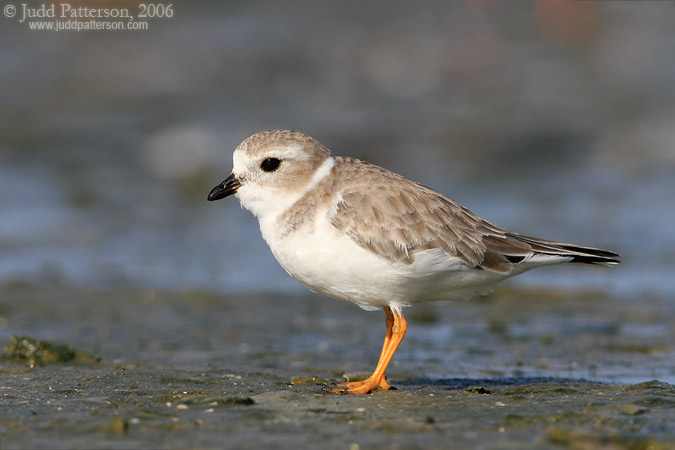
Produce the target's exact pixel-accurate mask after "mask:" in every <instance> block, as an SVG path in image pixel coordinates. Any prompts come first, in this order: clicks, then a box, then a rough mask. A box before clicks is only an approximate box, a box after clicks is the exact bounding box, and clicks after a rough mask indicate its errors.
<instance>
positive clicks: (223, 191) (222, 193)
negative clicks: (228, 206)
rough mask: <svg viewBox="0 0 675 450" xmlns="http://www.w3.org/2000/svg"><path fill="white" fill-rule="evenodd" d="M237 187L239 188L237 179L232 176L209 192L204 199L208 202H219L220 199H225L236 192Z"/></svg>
mask: <svg viewBox="0 0 675 450" xmlns="http://www.w3.org/2000/svg"><path fill="white" fill-rule="evenodd" d="M239 186H241V183H240V182H239V179H238V178H237V177H235V176H234V174H232V175H230V176H229V177H227V178H226V179H225V181H223V182H222V183H220V184H219V185H218V186H216V187H214V188H213V189H211V192H209V196H208V197H207V198H206V199H207V200H208V201H210V202H211V201H213V200H220V199H221V198H225V197H227V196H229V195H232V194H234V193H235V192H237V189H239Z"/></svg>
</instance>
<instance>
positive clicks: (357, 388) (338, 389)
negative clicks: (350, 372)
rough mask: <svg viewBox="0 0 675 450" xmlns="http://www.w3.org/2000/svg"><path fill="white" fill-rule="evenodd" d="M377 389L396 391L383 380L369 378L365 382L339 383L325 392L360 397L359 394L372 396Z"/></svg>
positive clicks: (327, 388)
mask: <svg viewBox="0 0 675 450" xmlns="http://www.w3.org/2000/svg"><path fill="white" fill-rule="evenodd" d="M377 388H382V389H383V390H385V391H395V390H396V388H395V387H391V386H389V384H388V383H387V382H386V381H385V380H384V378H382V379H381V380H378V379H377V378H373V377H370V378H367V379H365V380H363V381H349V382H344V383H337V384H335V385H334V386H333V387H330V386H325V390H327V391H328V392H332V393H333V394H342V395H359V394H370V393H371V392H372V391H374V390H375V389H377Z"/></svg>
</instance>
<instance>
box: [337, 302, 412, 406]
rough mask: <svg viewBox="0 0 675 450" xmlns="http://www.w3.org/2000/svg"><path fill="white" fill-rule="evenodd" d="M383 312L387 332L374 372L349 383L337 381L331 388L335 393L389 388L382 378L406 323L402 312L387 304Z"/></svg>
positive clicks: (365, 391)
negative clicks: (385, 316) (363, 378)
mask: <svg viewBox="0 0 675 450" xmlns="http://www.w3.org/2000/svg"><path fill="white" fill-rule="evenodd" d="M384 313H385V314H386V315H387V318H386V325H387V334H386V336H385V338H384V345H382V354H381V355H380V360H379V361H378V363H377V367H376V368H375V372H373V374H372V375H371V376H370V377H368V378H367V379H365V380H363V381H352V382H349V383H339V384H338V387H336V388H333V389H331V392H334V393H336V394H368V393H370V392H371V391H373V390H374V389H377V388H378V387H381V388H382V389H390V386H389V384H387V382H386V381H385V379H384V372H385V371H386V370H387V366H388V365H389V362H390V361H391V358H392V356H394V353H395V352H396V349H397V348H398V345H399V344H400V343H401V341H402V340H403V337H404V336H405V332H406V330H407V329H408V324H407V322H406V321H405V318H404V317H403V314H401V313H399V312H394V311H392V310H391V308H389V307H388V306H385V307H384Z"/></svg>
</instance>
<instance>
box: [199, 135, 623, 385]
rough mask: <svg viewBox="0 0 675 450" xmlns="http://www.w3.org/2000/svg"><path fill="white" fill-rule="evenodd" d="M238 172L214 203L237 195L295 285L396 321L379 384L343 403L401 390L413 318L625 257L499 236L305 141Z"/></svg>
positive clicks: (429, 193) (389, 175) (241, 164)
mask: <svg viewBox="0 0 675 450" xmlns="http://www.w3.org/2000/svg"><path fill="white" fill-rule="evenodd" d="M232 159H233V167H232V173H231V175H230V176H228V177H227V178H226V179H225V180H224V181H222V182H221V183H220V184H218V185H217V186H215V187H214V188H213V189H212V190H211V191H210V192H209V194H208V197H207V200H209V201H214V200H219V199H223V198H225V197H228V196H230V195H234V196H235V197H236V198H237V199H238V200H239V202H240V204H241V206H242V207H243V208H244V209H247V210H248V211H250V212H251V213H253V215H254V216H255V217H256V218H257V219H258V222H259V225H260V231H261V233H262V237H263V238H264V239H265V241H266V242H267V244H268V246H269V248H270V250H271V251H272V253H273V254H274V256H275V258H276V259H277V261H278V262H279V263H280V264H281V266H282V267H283V268H284V269H285V270H286V272H288V274H289V275H290V276H292V277H293V278H295V279H297V280H299V281H300V282H301V283H303V284H304V285H305V286H307V287H308V288H309V289H310V290H312V291H313V292H317V293H321V294H325V295H327V296H329V297H333V298H336V299H339V300H345V301H347V302H351V303H353V304H356V305H358V306H359V307H361V308H363V309H365V310H379V309H380V308H381V309H383V310H384V313H385V325H386V334H385V338H384V344H383V346H382V352H381V355H380V358H379V361H378V363H377V366H376V368H375V370H374V371H373V374H372V375H371V376H369V377H368V378H366V379H365V380H361V381H349V382H343V383H336V384H334V385H333V386H332V387H330V386H326V389H327V390H329V391H330V392H334V393H338V394H368V393H371V392H372V391H374V390H377V389H383V390H390V389H394V388H393V387H392V386H390V385H389V384H388V382H387V380H386V378H385V371H386V369H387V366H388V365H389V362H390V361H391V359H392V357H393V355H394V353H395V352H396V349H397V348H398V346H399V344H400V343H401V341H402V340H403V337H404V336H405V333H406V330H407V322H406V320H405V317H404V316H403V309H404V308H406V307H409V306H411V305H414V304H416V303H420V302H428V301H437V300H467V299H469V298H471V297H474V296H476V295H486V294H488V293H490V292H491V291H492V290H493V289H494V287H495V285H497V284H498V283H499V282H501V281H504V280H506V279H508V278H511V277H513V276H515V275H519V274H521V273H523V272H526V271H528V270H530V269H533V268H535V267H539V266H547V265H552V264H567V263H577V264H584V265H597V266H613V265H616V264H618V263H619V262H620V260H619V259H618V258H620V255H619V254H618V253H615V252H612V251H607V250H600V249H596V248H590V247H583V246H579V245H572V244H566V243H562V242H556V241H550V240H544V239H539V238H535V237H529V236H524V235H521V234H518V233H513V232H510V231H507V230H505V229H504V228H501V227H498V226H496V225H493V224H492V223H490V222H488V221H486V220H484V219H482V218H481V217H479V216H478V215H476V214H474V213H473V212H471V211H470V210H469V209H467V208H466V207H464V206H462V205H460V204H459V203H457V202H455V201H453V200H451V199H450V198H448V197H446V196H444V195H443V194H441V193H439V192H437V191H435V190H433V189H431V188H429V187H426V186H424V185H422V184H419V183H417V182H415V181H411V180H409V179H407V178H405V177H403V176H401V175H398V174H396V173H393V172H390V171H388V170H386V169H384V168H382V167H379V166H377V165H374V164H371V163H368V162H365V161H361V160H359V159H355V158H351V157H344V156H334V155H333V153H332V152H331V151H330V150H329V149H328V148H326V147H325V146H324V145H323V144H321V143H320V142H319V141H318V140H316V139H314V138H312V137H311V136H309V135H307V134H304V133H302V132H299V131H290V130H270V131H262V132H259V133H256V134H254V135H252V136H250V137H248V138H247V139H245V140H244V141H242V142H241V144H240V145H239V146H238V147H237V148H236V149H235V150H234V153H233V156H232Z"/></svg>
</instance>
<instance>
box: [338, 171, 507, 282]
mask: <svg viewBox="0 0 675 450" xmlns="http://www.w3.org/2000/svg"><path fill="white" fill-rule="evenodd" d="M336 169H337V170H340V172H341V173H340V178H341V179H343V180H349V187H347V188H344V189H343V190H341V191H340V193H339V197H340V199H339V202H338V204H337V209H336V211H335V212H334V214H333V215H332V216H331V223H332V224H333V226H335V227H336V228H338V229H339V230H342V231H344V232H345V233H346V234H347V235H348V236H349V237H350V238H351V239H352V240H353V241H354V242H356V243H357V244H359V245H360V246H362V247H364V248H366V249H368V250H370V251H373V252H375V253H377V254H379V255H380V256H382V257H383V258H386V259H388V260H390V261H393V262H402V263H406V264H410V263H412V262H413V261H414V254H413V253H414V252H415V251H421V250H429V249H435V248H438V249H442V250H443V251H444V252H446V253H447V254H449V255H453V256H457V257H459V258H461V259H462V260H463V261H464V262H466V263H467V265H469V266H471V267H476V266H485V268H490V269H493V270H498V271H504V272H508V271H509V270H510V263H509V262H508V261H507V260H506V259H505V258H504V257H502V256H501V255H499V254H497V253H494V252H489V251H488V246H487V245H486V243H485V242H484V239H483V238H484V236H485V234H486V233H498V235H500V236H505V234H504V233H505V231H504V230H502V229H500V228H498V227H496V226H494V225H492V224H490V223H488V222H486V221H484V220H482V219H481V218H480V217H478V216H476V215H475V214H473V213H472V212H471V211H469V210H468V209H466V208H464V207H462V206H461V205H459V204H457V203H455V202H454V201H452V200H450V199H449V198H447V197H444V196H443V195H441V194H439V193H438V192H436V191H434V190H433V189H430V188H428V187H426V186H423V185H421V184H418V183H415V182H413V181H410V180H408V179H406V178H404V177H401V176H400V175H397V174H394V173H392V172H389V171H386V170H384V169H382V168H380V167H378V166H375V165H372V164H368V163H365V162H361V161H356V160H350V159H348V158H336ZM486 254H487V258H486Z"/></svg>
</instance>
